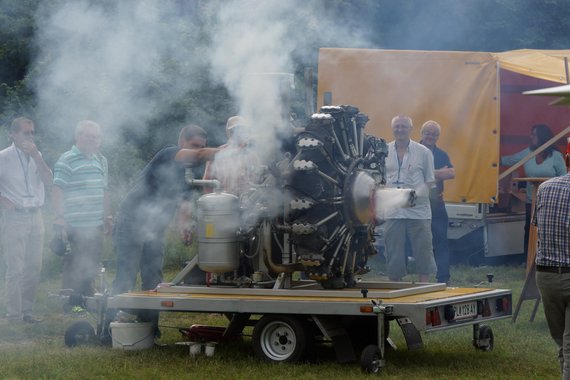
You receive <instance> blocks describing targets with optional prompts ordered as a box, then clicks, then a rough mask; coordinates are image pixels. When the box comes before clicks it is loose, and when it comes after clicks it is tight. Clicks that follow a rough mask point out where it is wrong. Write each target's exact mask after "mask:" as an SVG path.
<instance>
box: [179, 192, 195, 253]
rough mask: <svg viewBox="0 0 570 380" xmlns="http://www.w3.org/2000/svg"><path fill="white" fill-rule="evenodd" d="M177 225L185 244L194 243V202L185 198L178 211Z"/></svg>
mask: <svg viewBox="0 0 570 380" xmlns="http://www.w3.org/2000/svg"><path fill="white" fill-rule="evenodd" d="M176 227H177V229H178V233H179V234H180V238H181V239H182V241H183V242H184V244H185V245H191V244H192V240H193V238H192V203H191V202H190V201H189V200H183V201H182V202H181V204H180V207H179V208H178V212H177V213H176Z"/></svg>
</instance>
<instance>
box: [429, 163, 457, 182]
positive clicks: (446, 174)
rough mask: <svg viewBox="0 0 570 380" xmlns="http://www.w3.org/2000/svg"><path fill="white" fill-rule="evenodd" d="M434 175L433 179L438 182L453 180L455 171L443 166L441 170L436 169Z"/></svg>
mask: <svg viewBox="0 0 570 380" xmlns="http://www.w3.org/2000/svg"><path fill="white" fill-rule="evenodd" d="M434 173H435V179H436V180H438V181H446V180H448V179H454V178H455V169H454V168H448V167H447V166H444V167H443V168H441V169H436V170H435V171H434Z"/></svg>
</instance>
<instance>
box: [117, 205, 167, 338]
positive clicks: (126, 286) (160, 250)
mask: <svg viewBox="0 0 570 380" xmlns="http://www.w3.org/2000/svg"><path fill="white" fill-rule="evenodd" d="M143 224H144V223H139V222H138V221H137V220H136V219H134V218H130V217H129V216H125V215H120V214H119V215H118V216H117V220H116V223H115V226H114V228H113V243H114V245H115V253H116V255H117V274H116V277H115V280H114V281H113V286H112V294H120V293H125V292H128V291H130V290H133V289H134V288H135V284H136V279H137V273H138V272H139V271H140V275H141V289H142V290H152V289H154V288H156V286H157V285H158V284H160V283H161V282H162V264H163V261H164V235H165V231H166V228H165V227H160V228H156V229H155V230H154V231H141V229H140V226H141V225H143ZM138 316H139V320H140V321H141V322H153V323H154V325H155V331H156V332H157V333H158V311H154V310H144V311H140V312H138Z"/></svg>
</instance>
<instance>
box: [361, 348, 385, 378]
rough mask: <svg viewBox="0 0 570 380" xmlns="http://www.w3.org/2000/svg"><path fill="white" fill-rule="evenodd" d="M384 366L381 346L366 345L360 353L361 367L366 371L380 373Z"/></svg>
mask: <svg viewBox="0 0 570 380" xmlns="http://www.w3.org/2000/svg"><path fill="white" fill-rule="evenodd" d="M382 367H383V360H382V354H381V353H380V348H378V346H376V345H375V344H370V345H368V346H366V347H364V350H362V354H361V355H360V369H361V370H362V372H365V373H378V372H380V370H381V369H382Z"/></svg>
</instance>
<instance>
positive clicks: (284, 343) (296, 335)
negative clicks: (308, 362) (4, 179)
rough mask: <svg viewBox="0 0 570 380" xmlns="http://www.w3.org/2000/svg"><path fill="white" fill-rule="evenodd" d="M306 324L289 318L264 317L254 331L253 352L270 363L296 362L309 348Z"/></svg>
mask: <svg viewBox="0 0 570 380" xmlns="http://www.w3.org/2000/svg"><path fill="white" fill-rule="evenodd" d="M308 338H310V337H309V335H308V333H307V328H306V325H305V323H303V322H302V321H300V320H299V319H297V318H293V317H287V316H274V315H268V316H264V317H263V318H261V319H260V320H259V322H257V324H256V325H255V328H254V329H253V336H252V340H253V350H254V351H255V354H256V355H257V357H259V358H260V359H262V360H266V361H270V362H296V361H298V360H299V359H301V358H302V357H303V355H304V354H305V352H306V350H307V347H308V346H309V345H308V344H307V339H308Z"/></svg>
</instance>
